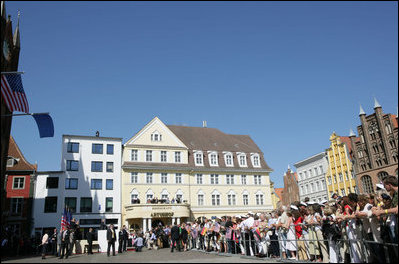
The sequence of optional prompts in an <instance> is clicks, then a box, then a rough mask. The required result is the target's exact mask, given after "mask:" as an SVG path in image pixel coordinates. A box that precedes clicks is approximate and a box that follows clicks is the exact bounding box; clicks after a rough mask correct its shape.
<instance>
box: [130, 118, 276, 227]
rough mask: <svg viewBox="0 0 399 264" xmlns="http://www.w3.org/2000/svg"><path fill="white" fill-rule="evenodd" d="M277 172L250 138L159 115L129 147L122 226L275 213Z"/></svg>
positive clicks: (140, 132) (153, 224)
mask: <svg viewBox="0 0 399 264" xmlns="http://www.w3.org/2000/svg"><path fill="white" fill-rule="evenodd" d="M271 171H272V169H271V168H270V167H269V166H268V165H267V164H266V162H265V160H264V157H263V153H262V152H261V150H260V149H259V148H258V146H257V145H256V144H255V142H254V141H253V140H252V139H251V138H250V137H249V136H247V135H229V134H225V133H223V132H222V131H220V130H218V129H215V128H207V127H186V126H174V125H165V124H164V123H163V122H162V121H161V120H160V119H159V118H157V117H155V118H154V119H153V120H152V121H151V122H149V123H148V124H147V125H146V126H145V127H144V128H143V129H141V130H140V131H139V132H138V133H137V134H136V135H134V136H133V137H132V138H131V139H129V140H128V141H127V142H126V143H125V144H124V150H123V155H122V222H123V223H124V224H126V225H127V226H129V227H130V229H139V228H143V229H144V230H148V229H149V228H150V227H151V226H155V225H157V224H158V223H160V222H161V223H162V224H165V225H167V224H172V223H173V222H175V221H176V222H177V223H180V222H183V221H193V220H195V219H197V218H199V217H202V216H205V217H209V218H210V217H212V216H219V217H220V216H223V215H236V214H245V213H247V212H248V211H253V212H254V213H256V212H262V211H270V210H272V209H273V205H272V199H271V194H270V179H269V173H270V172H271ZM154 198H157V199H158V200H162V201H163V202H162V203H157V204H155V203H151V202H150V201H151V199H154ZM178 200H180V202H178Z"/></svg>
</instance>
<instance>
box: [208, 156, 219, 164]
mask: <svg viewBox="0 0 399 264" xmlns="http://www.w3.org/2000/svg"><path fill="white" fill-rule="evenodd" d="M210 160H211V165H212V166H217V165H218V155H217V154H215V153H212V154H211V155H210Z"/></svg>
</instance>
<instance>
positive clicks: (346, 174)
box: [345, 172, 349, 181]
mask: <svg viewBox="0 0 399 264" xmlns="http://www.w3.org/2000/svg"><path fill="white" fill-rule="evenodd" d="M345 180H347V181H349V176H348V173H346V172H345Z"/></svg>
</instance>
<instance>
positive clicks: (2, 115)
mask: <svg viewBox="0 0 399 264" xmlns="http://www.w3.org/2000/svg"><path fill="white" fill-rule="evenodd" d="M48 114H50V113H49V112H47V113H25V114H10V115H1V116H2V117H3V116H26V115H32V116H33V115H48Z"/></svg>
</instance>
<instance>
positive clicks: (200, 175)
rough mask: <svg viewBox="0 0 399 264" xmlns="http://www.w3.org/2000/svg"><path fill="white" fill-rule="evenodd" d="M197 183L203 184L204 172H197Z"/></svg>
mask: <svg viewBox="0 0 399 264" xmlns="http://www.w3.org/2000/svg"><path fill="white" fill-rule="evenodd" d="M197 184H202V174H197Z"/></svg>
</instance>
